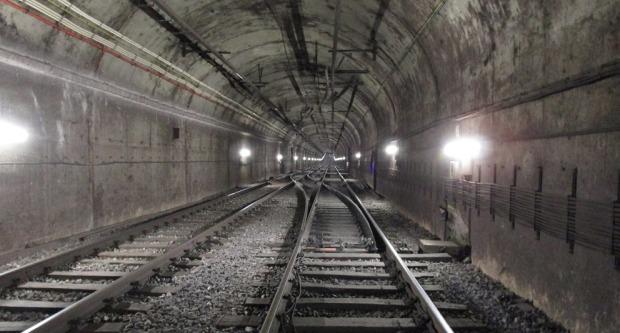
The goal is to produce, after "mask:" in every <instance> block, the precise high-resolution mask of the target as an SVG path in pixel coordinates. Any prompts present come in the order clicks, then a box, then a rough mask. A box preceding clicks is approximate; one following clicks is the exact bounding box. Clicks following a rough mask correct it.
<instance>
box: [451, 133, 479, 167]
mask: <svg viewBox="0 0 620 333" xmlns="http://www.w3.org/2000/svg"><path fill="white" fill-rule="evenodd" d="M481 151H482V144H481V143H480V140H478V139H474V138H459V139H455V140H453V141H450V142H448V143H447V144H446V145H445V146H444V147H443V153H444V155H446V156H447V157H449V158H451V159H453V160H457V161H461V162H467V161H470V160H472V159H475V158H478V157H479V156H480V152H481Z"/></svg>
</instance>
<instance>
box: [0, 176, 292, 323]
mask: <svg viewBox="0 0 620 333" xmlns="http://www.w3.org/2000/svg"><path fill="white" fill-rule="evenodd" d="M266 184H268V182H264V183H261V184H258V185H255V186H252V187H251V189H257V188H260V187H263V186H265V185H266ZM292 184H293V183H292V182H289V183H287V184H285V185H283V186H281V187H280V188H278V189H276V190H274V191H272V192H270V193H267V194H265V195H263V196H261V197H260V198H258V199H256V200H254V201H253V202H251V203H249V204H246V205H244V206H243V207H241V208H239V209H237V210H235V211H233V212H231V213H230V214H227V215H226V216H223V217H221V218H219V219H218V221H216V222H215V223H216V224H215V225H213V226H211V227H207V228H205V229H204V230H202V231H200V232H199V233H198V234H197V235H195V236H193V237H192V238H190V239H188V240H186V241H185V242H183V243H181V244H179V245H177V246H174V247H173V248H171V249H169V250H168V251H166V252H165V253H164V254H162V255H161V256H159V257H157V258H155V259H153V260H151V261H149V262H147V263H145V264H144V265H143V266H141V267H140V268H138V269H137V270H135V271H132V272H130V273H128V274H127V275H124V276H123V277H121V278H118V279H117V280H114V281H113V282H111V283H110V284H107V285H106V286H105V287H104V288H102V289H100V290H98V291H95V292H93V293H91V294H89V295H88V296H86V297H84V298H82V299H80V300H79V301H77V302H75V303H73V304H71V305H70V306H68V307H66V308H64V309H63V310H61V311H59V312H57V313H55V314H53V315H51V316H50V317H48V318H46V319H45V320H43V321H41V322H39V323H37V324H35V325H33V326H32V327H30V328H29V329H27V330H25V331H24V332H27V333H33V332H38V333H60V332H66V331H69V330H71V329H75V328H77V326H79V325H80V324H81V320H84V319H85V318H87V317H88V316H90V315H92V314H93V313H95V312H96V311H98V310H100V309H101V308H103V307H105V306H106V305H107V303H106V301H107V300H109V299H111V298H114V297H119V296H121V295H123V294H125V293H126V292H129V291H131V290H133V289H135V288H136V287H137V286H140V285H143V284H144V283H145V282H146V281H148V279H149V278H150V277H152V276H153V275H155V274H156V271H158V270H159V269H161V268H164V267H166V266H168V265H169V264H170V262H171V260H173V259H175V258H179V257H182V256H183V255H185V254H186V252H187V251H189V250H191V249H192V248H194V247H196V245H197V244H200V243H202V242H204V241H206V240H208V239H209V237H211V236H212V235H214V234H216V233H217V232H219V231H220V230H222V229H223V228H224V227H226V226H228V225H229V224H230V223H231V222H232V221H234V220H235V219H236V218H237V217H239V216H241V215H242V214H244V213H246V212H247V211H249V210H251V209H253V208H255V207H256V206H258V205H260V204H262V203H263V202H265V201H266V200H269V199H270V198H271V197H273V196H275V195H276V194H278V193H279V192H281V191H282V190H284V189H286V188H288V187H290V186H291V185H292ZM244 190H245V189H244ZM244 190H242V191H237V192H236V195H235V196H238V195H240V194H242V193H246V192H247V191H248V190H245V191H244ZM220 198H221V197H220ZM211 201H213V200H210V201H209V202H206V203H201V204H197V205H195V206H192V207H190V208H186V209H183V210H182V211H179V212H176V213H173V214H170V215H166V216H163V217H159V218H156V219H155V220H156V221H157V222H158V223H156V224H157V225H159V224H162V223H165V222H167V221H170V220H171V219H174V220H176V219H178V218H179V217H183V216H186V215H191V214H193V212H192V213H188V210H190V209H191V210H193V211H196V210H199V209H202V208H203V207H205V206H206V205H208V204H210V203H211ZM151 227H153V225H151ZM141 230H143V226H140V228H136V229H135V231H137V232H139V231H141ZM130 237H131V235H129V234H128V233H125V232H123V233H122V237H120V238H118V237H117V238H116V239H114V240H111V239H110V238H112V237H110V238H107V239H105V240H103V241H102V242H98V243H97V244H90V245H88V246H86V247H83V248H80V249H75V250H71V251H67V252H65V253H62V254H60V255H58V256H55V257H54V258H50V259H51V261H50V259H46V260H41V261H39V262H36V263H33V264H32V265H27V266H28V267H24V268H21V269H16V270H13V271H10V272H7V274H3V275H4V276H3V277H4V278H6V279H11V278H10V277H12V276H16V278H18V279H20V278H21V279H23V278H28V277H29V276H31V273H32V272H34V271H40V270H41V269H42V270H43V271H41V273H45V271H46V270H47V269H48V268H49V267H50V266H48V265H46V263H53V264H54V265H58V263H59V262H65V263H66V262H70V261H74V260H75V257H74V256H73V255H72V254H73V253H75V252H79V253H84V252H83V251H85V250H88V251H87V252H93V251H95V250H97V249H99V246H100V245H101V244H103V243H105V244H108V243H110V242H112V244H114V243H115V242H118V241H119V239H129V238H130ZM98 245H99V246H98ZM78 250H80V251H78ZM19 271H21V272H19ZM9 273H10V274H9ZM18 273H19V274H18Z"/></svg>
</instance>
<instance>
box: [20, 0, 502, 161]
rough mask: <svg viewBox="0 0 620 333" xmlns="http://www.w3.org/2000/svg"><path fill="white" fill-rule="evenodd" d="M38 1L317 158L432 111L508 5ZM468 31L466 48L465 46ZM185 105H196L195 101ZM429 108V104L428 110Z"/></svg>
mask: <svg viewBox="0 0 620 333" xmlns="http://www.w3.org/2000/svg"><path fill="white" fill-rule="evenodd" d="M12 1H14V2H17V3H19V2H20V1H18V0H12ZM39 2H41V3H45V4H47V5H50V6H55V8H60V7H61V6H62V5H63V4H64V5H66V4H70V5H73V6H75V7H76V8H79V9H80V10H81V11H83V12H84V13H86V14H88V15H91V16H92V17H95V18H96V19H97V20H100V21H102V22H103V23H105V24H107V25H109V26H110V27H112V28H113V29H115V30H117V31H118V32H120V33H121V34H122V35H124V36H127V37H128V38H130V39H132V40H134V41H135V42H137V43H138V44H140V45H142V46H144V47H145V48H147V49H149V50H151V51H153V52H154V53H155V54H157V55H159V56H161V57H162V58H165V59H166V60H168V61H170V62H171V63H172V64H174V65H176V66H178V67H180V68H181V69H183V70H185V71H186V72H188V73H189V74H191V75H192V76H194V77H196V78H199V80H201V81H203V82H204V83H205V84H207V85H208V86H209V87H212V88H214V89H215V90H218V91H220V92H222V93H223V94H224V95H226V96H228V97H230V99H232V100H234V101H236V102H238V103H240V104H243V105H244V106H245V107H247V108H248V109H251V110H252V111H254V112H256V114H258V115H259V116H260V117H261V118H262V119H265V120H266V121H265V123H269V124H271V126H272V127H274V128H276V129H273V128H271V129H270V128H269V127H268V126H267V125H265V123H260V122H258V121H253V120H252V119H251V118H247V117H245V116H243V115H240V114H238V113H235V112H230V110H229V109H227V108H226V107H222V106H220V105H216V106H215V107H213V106H212V107H211V109H212V110H210V112H211V114H212V115H214V116H216V117H218V118H220V119H223V120H227V121H231V122H233V123H237V124H242V125H244V126H246V127H252V128H254V130H255V131H258V132H261V133H263V134H265V135H268V136H277V137H280V138H281V139H283V140H286V141H288V142H293V143H296V144H302V145H307V146H308V147H309V145H310V142H314V143H315V144H316V145H315V146H314V147H317V146H318V148H319V149H321V150H322V151H330V150H332V149H333V148H334V147H335V143H336V142H338V143H339V145H338V147H337V150H338V152H339V153H344V152H345V151H346V150H347V149H360V148H364V147H369V146H371V145H374V144H376V143H377V142H378V141H379V140H382V139H386V138H390V137H391V136H394V135H396V134H397V133H398V132H402V131H404V130H405V128H404V127H406V125H405V124H406V123H407V121H408V120H411V119H415V118H412V117H411V116H410V115H409V114H411V113H415V112H418V111H417V110H416V109H417V107H416V106H428V105H435V106H436V104H438V102H437V101H438V99H439V95H440V93H441V89H440V83H444V86H447V87H448V90H450V89H455V85H456V84H457V83H452V82H450V80H451V79H452V77H451V76H452V75H453V73H454V71H455V68H465V67H467V66H468V64H466V63H464V62H463V61H462V59H465V58H467V59H471V58H472V56H477V55H483V53H484V51H483V50H485V47H486V46H487V45H488V44H489V40H488V37H485V32H486V30H485V29H486V28H485V26H484V22H482V21H483V20H482V18H480V17H479V13H480V12H482V11H483V9H484V8H486V9H485V11H487V12H489V13H490V14H488V13H487V14H488V15H501V13H502V12H504V11H505V10H506V9H505V8H503V7H502V6H503V5H500V4H497V3H495V2H488V4H487V2H485V3H481V2H480V1H446V0H418V1H396V0H392V1H390V0H264V1H255V0H235V1H219V0H208V1H205V0H185V1H163V0H159V1H153V0H123V1H117V0H98V1H92V0H75V1H66V0H48V1H42V0H39ZM158 2H159V3H165V5H166V6H167V9H168V10H169V11H172V12H173V13H174V15H175V16H176V19H177V21H179V20H180V21H182V22H183V24H185V25H186V26H188V27H191V29H193V31H194V32H196V33H197V35H198V37H199V38H200V39H201V40H203V41H205V42H206V43H208V45H210V46H212V47H213V48H215V50H216V51H218V52H219V53H221V56H222V57H223V58H224V60H225V61H226V62H227V64H228V65H230V67H226V66H224V67H226V68H228V69H233V70H232V72H233V73H234V72H236V73H238V74H240V75H241V76H242V77H243V80H245V82H251V83H250V84H249V85H251V86H253V87H254V88H256V91H252V92H251V93H247V91H245V92H244V91H243V89H240V87H239V86H235V85H234V84H231V79H230V77H229V78H227V77H225V75H222V72H221V71H218V69H217V68H215V67H214V66H213V65H212V64H210V63H209V62H208V61H205V60H204V58H201V57H200V56H199V55H198V54H197V53H196V52H193V50H192V49H191V48H188V47H187V45H183V43H181V42H180V39H179V38H178V36H175V35H173V34H172V33H171V32H170V31H169V30H166V28H165V26H163V25H162V24H161V22H157V21H156V20H155V19H154V18H153V15H152V13H151V14H149V10H154V11H155V12H156V13H158V14H160V15H162V16H163V17H165V18H166V19H167V20H168V21H169V22H168V23H171V24H172V25H173V26H176V27H179V24H178V23H179V22H175V18H174V17H170V16H167V15H166V14H165V13H166V12H165V10H164V11H162V10H161V8H158ZM447 11H448V12H450V13H455V14H451V15H448V14H446V13H445V12H447ZM498 13H499V14H498ZM448 16H449V18H448ZM473 21H475V23H471V22H473ZM481 22H482V23H481ZM181 30H182V29H181ZM183 32H186V31H183ZM466 36H470V37H471V38H470V39H471V41H463V40H462V38H463V37H466ZM50 38H53V37H50ZM192 41H195V40H192ZM334 46H335V47H336V49H337V50H338V52H336V53H333V52H332V49H333V48H334ZM334 54H335V56H334ZM211 56H212V58H213V59H215V61H217V62H218V63H222V61H220V60H218V59H217V57H216V56H215V54H213V53H211ZM90 57H91V59H89V58H88V57H87V56H85V57H84V58H83V60H81V61H83V62H86V63H89V61H90V64H93V65H92V66H94V70H95V72H97V73H99V74H102V76H104V77H107V78H116V77H121V78H122V77H125V76H127V74H126V66H123V65H119V64H118V61H117V60H106V59H104V60H101V59H100V58H101V55H97V54H94V55H90ZM481 58H482V57H481ZM455 64H456V65H455ZM447 65H450V66H451V67H450V66H447ZM476 65H477V64H476ZM140 80H143V81H146V80H151V81H153V80H152V78H149V77H147V76H144V77H140V78H137V79H127V81H129V82H131V83H132V84H142V85H144V86H150V87H152V88H151V89H152V91H153V92H155V91H157V89H163V88H161V87H159V86H158V84H157V83H150V82H149V83H147V82H138V81H140ZM442 88H444V89H445V87H442ZM143 90H146V89H143ZM169 90H170V91H167V92H159V93H160V94H168V95H171V96H174V95H175V94H177V93H178V92H177V90H176V89H174V87H173V88H172V89H169ZM173 98H174V97H173ZM332 101H333V102H332ZM181 102H183V103H184V104H188V105H191V103H192V101H191V98H190V101H189V102H187V101H185V100H182V101H181ZM269 105H270V106H269ZM274 109H277V111H274ZM428 109H432V107H430V108H428V107H427V108H426V110H427V111H425V112H428ZM278 113H279V114H278ZM282 118H284V120H283V119H282ZM431 118H432V116H431ZM277 129H280V130H281V131H279V132H278V131H277ZM296 130H297V132H296ZM341 132H342V133H341ZM300 133H303V138H302V136H301V135H300ZM339 138H340V139H339Z"/></svg>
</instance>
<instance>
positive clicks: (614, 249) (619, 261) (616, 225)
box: [611, 171, 620, 271]
mask: <svg viewBox="0 0 620 333" xmlns="http://www.w3.org/2000/svg"><path fill="white" fill-rule="evenodd" d="M616 198H617V199H618V200H616V201H614V208H613V212H612V214H613V216H612V221H613V226H612V230H611V254H612V255H613V256H614V257H615V259H614V261H615V267H616V270H619V271H620V171H618V194H617V197H616Z"/></svg>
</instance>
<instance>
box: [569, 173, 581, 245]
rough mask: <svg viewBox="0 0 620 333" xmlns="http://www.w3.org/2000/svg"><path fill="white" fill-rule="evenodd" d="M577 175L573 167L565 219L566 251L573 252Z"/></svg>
mask: <svg viewBox="0 0 620 333" xmlns="http://www.w3.org/2000/svg"><path fill="white" fill-rule="evenodd" d="M577 175H578V169H577V168H575V169H573V181H572V185H571V194H570V195H569V196H568V204H567V219H566V242H567V243H568V253H570V254H573V252H575V233H576V229H575V228H576V218H577Z"/></svg>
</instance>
